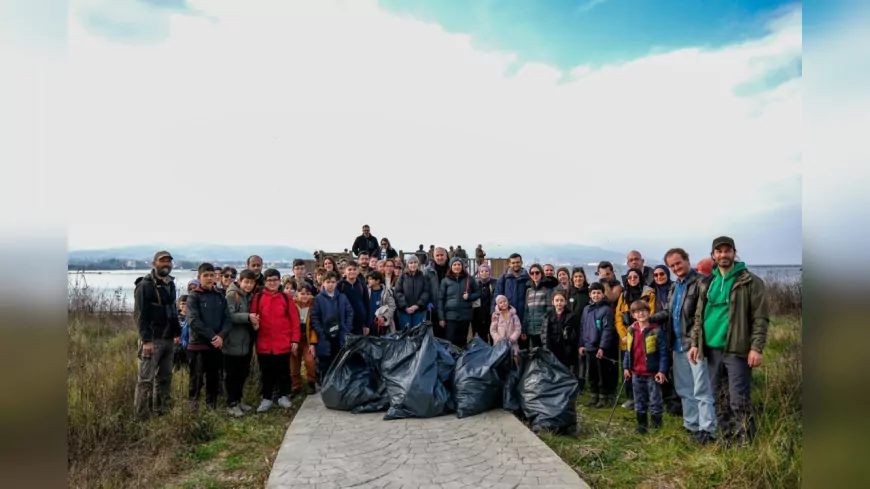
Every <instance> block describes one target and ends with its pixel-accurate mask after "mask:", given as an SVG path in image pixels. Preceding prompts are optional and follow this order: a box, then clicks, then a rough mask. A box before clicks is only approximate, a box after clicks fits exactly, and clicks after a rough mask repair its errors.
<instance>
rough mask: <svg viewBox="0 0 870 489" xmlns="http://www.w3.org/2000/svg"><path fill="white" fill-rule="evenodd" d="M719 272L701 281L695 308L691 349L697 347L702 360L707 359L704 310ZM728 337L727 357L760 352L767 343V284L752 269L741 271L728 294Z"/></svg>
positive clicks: (714, 271)
mask: <svg viewBox="0 0 870 489" xmlns="http://www.w3.org/2000/svg"><path fill="white" fill-rule="evenodd" d="M717 273H718V269H714V270H713V275H709V276H707V277H706V278H704V279H703V280H702V281H701V285H700V287H699V288H698V298H699V300H698V307H696V308H695V325H694V327H693V328H692V332H691V342H692V347H697V348H698V354H699V358H703V357H704V349H703V348H701V347H702V346H704V344H705V343H704V309H705V307H706V306H707V300H708V299H707V291H708V289H709V287H710V282H711V281H712V280H713V278H714V276H715V274H717ZM728 302H729V314H728V336H727V338H726V346H725V354H726V355H736V356H739V357H745V356H747V355H749V350H755V351H757V352H759V353H762V352H763V351H764V346H765V344H766V343H767V328H768V326H769V324H770V319H769V316H768V312H767V301H766V300H765V296H764V281H763V280H761V278H760V277H758V276H757V275H755V274H754V273H752V272H750V271H749V270H741V271H740V272H738V274H737V276H736V277H735V279H734V283H733V284H732V285H731V291H730V292H729V301H728Z"/></svg>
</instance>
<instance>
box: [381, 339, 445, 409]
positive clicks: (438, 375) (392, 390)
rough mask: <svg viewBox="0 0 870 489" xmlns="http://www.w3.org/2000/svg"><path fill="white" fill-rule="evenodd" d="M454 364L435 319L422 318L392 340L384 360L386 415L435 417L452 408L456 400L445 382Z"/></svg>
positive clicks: (382, 370)
mask: <svg viewBox="0 0 870 489" xmlns="http://www.w3.org/2000/svg"><path fill="white" fill-rule="evenodd" d="M454 365H455V361H454V360H453V357H452V356H451V355H450V354H449V353H448V352H447V350H446V349H445V348H444V346H442V345H441V344H440V343H439V342H438V341H436V339H435V336H434V334H433V333H432V323H429V322H423V323H422V324H421V325H419V326H417V327H415V328H413V329H411V330H410V331H409V332H407V333H406V334H403V335H402V338H401V339H398V340H395V341H392V342H390V343H389V344H388V345H387V346H386V348H385V349H384V352H383V358H382V360H381V375H382V378H383V381H384V384H385V385H386V389H387V394H388V395H389V398H390V408H389V410H387V414H386V415H385V416H384V419H404V418H432V417H435V416H441V415H443V414H447V413H449V412H451V411H452V410H453V408H454V402H453V399H452V398H451V395H450V390H449V389H448V387H447V385H445V384H446V383H447V382H448V381H449V379H450V378H452V376H453V373H452V372H453V367H454ZM445 377H447V380H446V381H445V379H444V378H445Z"/></svg>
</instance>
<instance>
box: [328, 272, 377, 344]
mask: <svg viewBox="0 0 870 489" xmlns="http://www.w3.org/2000/svg"><path fill="white" fill-rule="evenodd" d="M364 280H365V279H364V278H362V276H358V277H357V278H356V280H354V282H353V284H351V283H350V282H348V281H347V279H346V278H343V279H341V280H339V281H338V283H337V284H336V285H335V290H336V291H337V292H340V293H341V294H344V296H345V297H347V301H348V302H349V303H350V307H351V308H352V309H353V331H351V333H353V334H357V335H361V334H363V331H362V330H363V328H365V327H366V322H367V321H368V318H369V288H368V287H367V286H366V284H365V282H364Z"/></svg>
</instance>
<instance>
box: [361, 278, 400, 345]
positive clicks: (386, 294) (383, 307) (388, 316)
mask: <svg viewBox="0 0 870 489" xmlns="http://www.w3.org/2000/svg"><path fill="white" fill-rule="evenodd" d="M381 290H382V291H383V292H381V300H380V301H378V304H376V305H375V310H374V311H373V312H374V315H375V317H379V318H381V320H382V321H383V323H382V324H381V330H382V331H383V330H386V331H389V332H390V333H395V332H396V324H395V322H394V320H393V318H394V316H395V314H396V299H395V298H394V297H393V289H390V288H388V287H387V286H386V285H382V286H381ZM368 293H369V297H371V296H372V288H371V287H369V288H368ZM376 327H377V325H374V324H370V325H369V328H376Z"/></svg>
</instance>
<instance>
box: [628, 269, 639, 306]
mask: <svg viewBox="0 0 870 489" xmlns="http://www.w3.org/2000/svg"><path fill="white" fill-rule="evenodd" d="M631 272H634V273H636V274H637V276H638V277H640V280H639V281H638V282H637V285H636V286H634V287H632V285H631V284H630V283H629V282H628V274H629V273H631ZM625 276H626V280H625V302H626V305H627V306H628V307H631V305H632V304H634V301H637V300H640V299H641V298H642V296H643V272H642V271H641V270H640V269H638V268H629V269H628V273H626V274H625Z"/></svg>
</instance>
